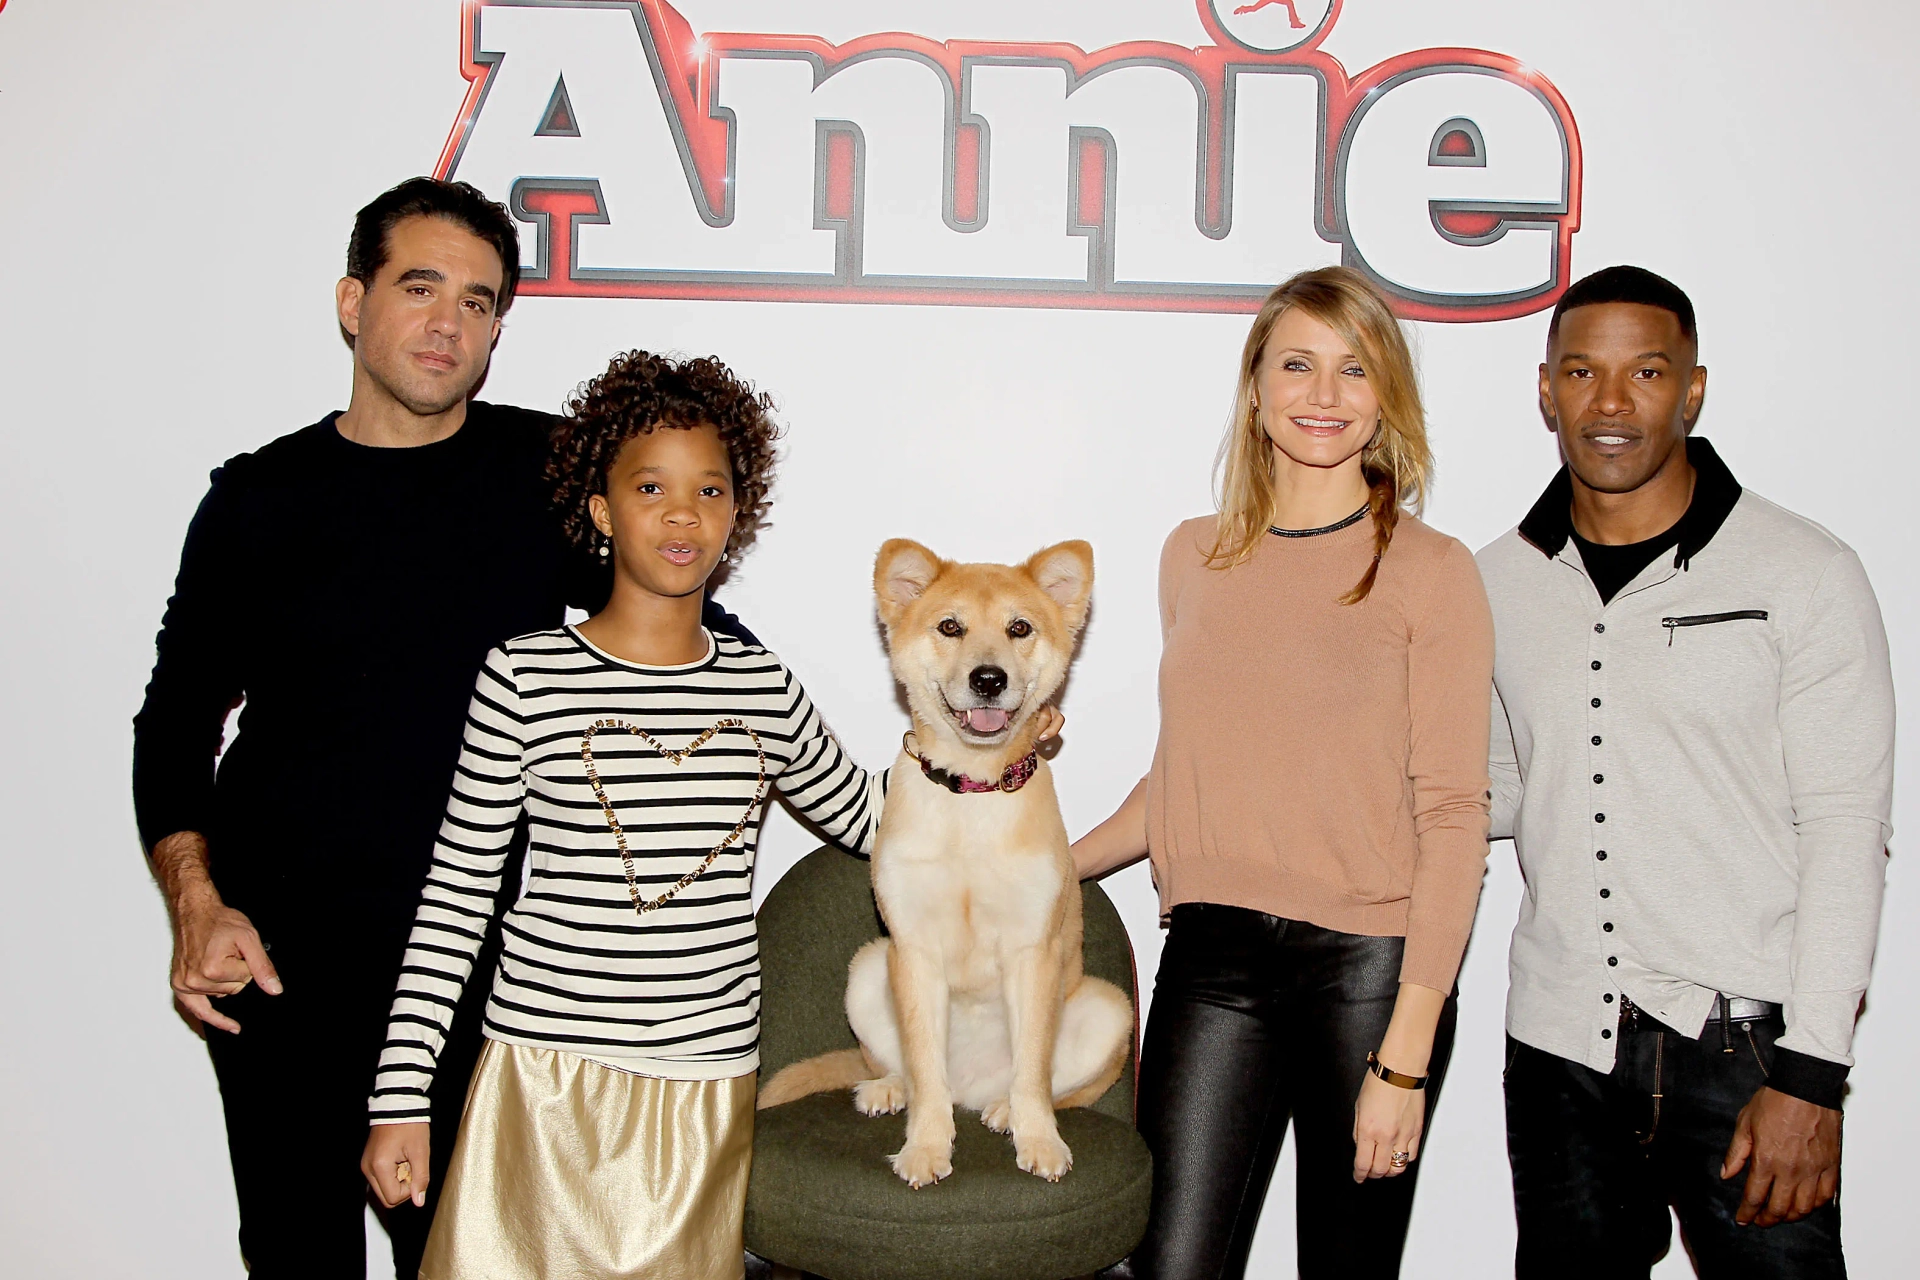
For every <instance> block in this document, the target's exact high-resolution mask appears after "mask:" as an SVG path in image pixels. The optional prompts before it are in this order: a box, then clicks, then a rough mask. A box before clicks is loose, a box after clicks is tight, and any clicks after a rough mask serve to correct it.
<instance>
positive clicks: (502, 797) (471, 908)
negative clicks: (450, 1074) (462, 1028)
mask: <svg viewBox="0 0 1920 1280" xmlns="http://www.w3.org/2000/svg"><path fill="white" fill-rule="evenodd" d="M523 723H524V717H523V714H522V712H521V707H520V693H519V688H518V684H517V681H516V678H515V674H514V669H513V664H512V661H511V659H509V658H508V657H507V655H506V654H504V653H503V652H501V651H500V650H499V649H495V650H494V651H493V652H492V653H489V654H488V655H487V661H486V664H485V665H484V666H483V667H482V668H481V669H480V677H479V681H478V683H477V685H476V687H475V689H474V693H473V701H472V703H471V704H469V706H468V710H467V727H466V735H465V740H464V742H463V745H462V746H461V749H460V763H459V765H458V766H457V768H456V769H455V772H454V779H453V794H452V796H451V797H450V798H449V799H448V801H447V816H446V819H445V821H443V822H442V823H441V826H440V838H439V839H438V840H437V841H436V842H435V844H434V849H433V866H432V868H431V869H430V870H429V871H428V873H427V883H426V887H425V889H424V890H423V891H422V893H421V897H420V908H419V910H418V911H417V912H416V913H415V915H414V918H413V933H412V935H411V936H410V937H409V938H408V940H407V952H406V957H405V959H404V960H403V961H402V962H401V968H400V981H399V986H398V989H397V990H396V991H395V992H394V998H393V1012H392V1014H391V1015H390V1017H389V1019H388V1022H387V1043H386V1046H385V1048H383V1049H382V1050H381V1053H380V1067H379V1071H378V1073H377V1074H376V1075H375V1077H374V1088H373V1096H372V1097H371V1098H370V1099H369V1100H368V1104H367V1109H368V1111H369V1113H370V1118H371V1119H372V1121H373V1123H375V1124H398V1123H403V1122H409V1121H424V1120H426V1119H427V1116H428V1108H427V1089H428V1087H429V1086H430V1085H431V1084H432V1082H433V1071H434V1065H435V1063H436V1061H437V1060H438V1058H439V1056H440V1049H441V1046H442V1045H443V1044H444V1043H445V1042H446V1037H447V1028H448V1026H449V1025H450V1024H451V1023H452V1021H453V1011H454V1008H455V1006H456V1005H458V1004H459V1002H460V991H461V988H462V987H463V986H465V985H466V982H467V979H468V977H469V976H471V974H472V972H473V963H474V957H475V956H476V955H477V954H478V953H479V951H480V944H481V942H482V940H483V939H484V938H485V937H486V932H487V926H488V925H489V924H490V923H491V920H492V915H493V906H494V902H495V898H496V895H497V894H498V893H499V890H500V878H501V875H502V871H503V868H504V867H505V865H506V859H507V851H508V847H509V845H510V844H511V843H512V841H513V833H514V828H515V827H516V826H517V825H518V823H519V820H520V814H521V811H522V809H523V808H524V806H525V802H526V787H525V781H524V775H523V773H522V769H521V760H522V751H523V745H524V744H523V733H522V725H523Z"/></svg>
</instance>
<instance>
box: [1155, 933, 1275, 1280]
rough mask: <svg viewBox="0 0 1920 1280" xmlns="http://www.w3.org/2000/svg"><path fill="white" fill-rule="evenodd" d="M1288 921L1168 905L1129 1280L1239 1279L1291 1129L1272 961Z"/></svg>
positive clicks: (1156, 982)
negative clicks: (1145, 1179) (1148, 1187)
mask: <svg viewBox="0 0 1920 1280" xmlns="http://www.w3.org/2000/svg"><path fill="white" fill-rule="evenodd" d="M1283 924H1284V922H1282V921H1279V920H1276V919H1274V917H1272V916H1267V915H1262V914H1261V913H1259V912H1257V911H1248V910H1245V909H1243V908H1239V907H1222V906H1214V905H1211V904H1198V903H1189V904H1184V905H1181V906H1177V907H1175V908H1174V909H1173V924H1172V927H1171V929H1169V931H1168V933H1167V943H1166V948H1165V950H1163V951H1162V952H1161V955H1160V972H1159V976H1158V977H1157V978H1156V979H1155V981H1154V988H1153V1006H1152V1010H1151V1012H1150V1014H1149V1016H1148V1018H1147V1031H1146V1037H1145V1043H1144V1045H1143V1047H1142V1050H1141V1056H1140V1133H1141V1136H1142V1137H1144V1138H1145V1139H1146V1142H1147V1147H1148V1149H1149V1150H1150V1151H1152V1152H1153V1202H1152V1209H1151V1211H1150V1213H1149V1215H1148V1219H1147V1234H1146V1238H1145V1239H1144V1240H1142V1241H1141V1242H1140V1246H1139V1248H1137V1249H1135V1250H1134V1252H1133V1275H1134V1276H1135V1277H1136V1280H1237V1278H1238V1277H1240V1276H1242V1275H1244V1274H1245V1271H1246V1262H1247V1249H1248V1247H1249V1246H1250V1245H1251V1244H1252V1242H1253V1229H1254V1226H1255V1224H1256V1223H1258V1221H1259V1218H1260V1206H1261V1203H1262V1202H1263V1201H1264V1200H1265V1199H1266V1194H1267V1183H1268V1181H1269V1179H1270V1178H1271V1177H1272V1176H1273V1166H1274V1161H1275V1160H1276V1159H1277V1158H1278V1157H1279V1154H1280V1142H1281V1139H1282V1138H1283V1137H1284V1136H1285V1135H1286V1131H1287V1110H1286V1106H1285V1103H1284V1102H1283V1100H1282V1099H1283V1096H1284V1094H1283V1089H1282V1087H1281V1080H1280V1073H1281V1065H1282V1064H1281V1061H1280V1057H1279V1054H1280V1051H1281V1049H1282V1048H1283V1047H1284V1046H1283V1044H1282V1042H1281V1039H1280V1037H1279V1036H1278V1035H1277V1034H1276V1027H1275V1025H1274V1021H1273V1009H1274V1006H1273V983H1272V956H1273V946H1274V940H1275V937H1276V934H1277V932H1278V930H1279V929H1280V927H1281V926H1282V925H1283Z"/></svg>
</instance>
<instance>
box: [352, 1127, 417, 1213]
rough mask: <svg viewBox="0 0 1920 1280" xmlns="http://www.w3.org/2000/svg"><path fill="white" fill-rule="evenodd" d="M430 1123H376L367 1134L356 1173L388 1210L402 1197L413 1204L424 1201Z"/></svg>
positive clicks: (401, 1199) (400, 1200)
mask: <svg viewBox="0 0 1920 1280" xmlns="http://www.w3.org/2000/svg"><path fill="white" fill-rule="evenodd" d="M430 1132H431V1126H430V1125H428V1124H426V1123H424V1122H415V1123H412V1124H376V1125H374V1126H373V1132H372V1133H369V1134H368V1135H367V1149H366V1152H365V1154H363V1155H362V1156H361V1157H360V1172H361V1173H363V1174H365V1175H366V1176H367V1185H368V1186H370V1187H372V1188H373V1194H374V1195H375V1196H377V1197H379V1199H380V1203H381V1204H383V1205H385V1206H387V1208H389V1209H391V1208H393V1207H394V1206H395V1205H397V1204H399V1203H400V1202H402V1201H403V1200H412V1201H413V1202H414V1204H416V1205H422V1206H424V1205H425V1204H426V1203H427V1150H428V1148H427V1140H428V1135H429V1133H430Z"/></svg>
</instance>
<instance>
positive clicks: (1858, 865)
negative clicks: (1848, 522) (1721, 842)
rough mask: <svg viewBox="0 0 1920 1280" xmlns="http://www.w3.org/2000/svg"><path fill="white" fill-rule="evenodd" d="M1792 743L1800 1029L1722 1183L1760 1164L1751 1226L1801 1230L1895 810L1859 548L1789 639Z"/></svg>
mask: <svg viewBox="0 0 1920 1280" xmlns="http://www.w3.org/2000/svg"><path fill="white" fill-rule="evenodd" d="M1784 650H1785V651H1784V654H1783V659H1782V670H1781V687H1780V736H1781V745H1782V748H1783V754H1784V756H1785V762H1786V767H1787V785H1788V789H1789V791H1790V793H1791V795H1792V799H1793V818H1794V823H1793V825H1794V851H1795V856H1796V861H1797V863H1798V870H1799V892H1798V894H1797V895H1796V899H1795V903H1794V926H1793V951H1792V956H1791V961H1790V965H1791V973H1792V984H1793V985H1792V989H1791V990H1790V992H1789V993H1788V996H1787V1002H1786V1023H1787V1030H1786V1033H1785V1034H1784V1035H1782V1036H1781V1037H1780V1040H1779V1042H1778V1043H1777V1044H1776V1045H1775V1047H1774V1060H1773V1066H1772V1070H1771V1071H1770V1072H1769V1074H1768V1077H1767V1083H1766V1085H1765V1086H1764V1087H1762V1088H1761V1089H1760V1091H1759V1092H1758V1093H1757V1094H1755V1095H1754V1098H1753V1101H1751V1102H1750V1103H1748V1104H1747V1106H1746V1108H1745V1110H1743V1111H1742V1112H1741V1113H1740V1119H1739V1122H1738V1124H1737V1126H1736V1127H1735V1131H1734V1137H1733V1142H1732V1144H1731V1145H1730V1146H1729V1147H1728V1150H1727V1157H1726V1161H1725V1163H1724V1164H1723V1166H1722V1174H1721V1176H1722V1177H1732V1176H1734V1175H1736V1174H1738V1173H1739V1172H1740V1170H1741V1169H1742V1168H1743V1167H1746V1166H1748V1165H1749V1164H1750V1166H1751V1167H1750V1169H1749V1172H1748V1174H1747V1184H1746V1194H1745V1196H1744V1198H1743V1201H1742V1204H1741V1206H1740V1209H1739V1211H1738V1214H1737V1216H1738V1218H1739V1220H1740V1221H1741V1222H1743V1223H1745V1222H1751V1223H1755V1224H1757V1225H1760V1226H1770V1225H1772V1224H1773V1223H1775V1222H1791V1221H1793V1220H1794V1219H1796V1218H1800V1217H1803V1216H1805V1215H1806V1214H1808V1213H1811V1212H1812V1211H1813V1210H1814V1209H1816V1208H1818V1207H1819V1206H1820V1205H1823V1204H1825V1203H1826V1202H1827V1201H1828V1200H1831V1199H1832V1198H1833V1195H1834V1190H1835V1188H1836V1187H1837V1186H1838V1181H1839V1168H1840V1127H1841V1126H1840V1103H1841V1097H1842V1094H1843V1093H1844V1091H1845V1085H1846V1078H1847V1071H1848V1069H1849V1067H1850V1066H1851V1065H1852V1062H1853V1054H1852V1050H1853V1024H1854V1018H1855V1016H1856V1015H1857V1014H1858V1012H1859V1009H1860V1000H1861V997H1862V996H1863V995H1865V993H1866V987H1867V975H1868V972H1869V971H1870V969H1871V968H1872V965H1873V949H1874V942H1875V940H1876V937H1877V935H1878V932H1879V924H1880V899H1881V894H1882V892H1883V890H1884V887H1885V883H1886V842H1887V837H1888V835H1889V834H1890V832H1891V823H1890V816H1891V812H1892V804H1893V674H1892V669H1891V663H1890V661H1889V658H1888V653H1887V637H1886V630H1885V628H1884V626H1883V625H1882V623H1881V620H1880V606H1879V603H1878V602H1877V601H1876V600H1875V599H1874V595H1873V588H1872V586H1871V585H1870V584H1869V583H1868V582H1867V576H1866V571H1865V570H1864V569H1863V568H1862V567H1861V565H1860V561H1859V558H1858V557H1856V556H1855V555H1854V554H1853V553H1852V552H1851V551H1846V552H1842V553H1841V554H1839V555H1836V556H1835V557H1834V558H1833V559H1832V560H1831V561H1830V562H1829V563H1828V565H1827V567H1826V570H1825V571H1824V572H1823V573H1822V574H1821V577H1820V580H1819V582H1818V583H1817V584H1816V585H1815V587H1814V590H1813V593H1812V595H1811V596H1810V597H1809V599H1808V603H1807V608H1806V611H1805V614H1804V616H1803V617H1802V618H1801V620H1800V621H1799V624H1798V625H1797V626H1796V627H1795V628H1794V630H1793V632H1792V633H1790V634H1789V635H1788V636H1787V638H1786V643H1785V646H1784Z"/></svg>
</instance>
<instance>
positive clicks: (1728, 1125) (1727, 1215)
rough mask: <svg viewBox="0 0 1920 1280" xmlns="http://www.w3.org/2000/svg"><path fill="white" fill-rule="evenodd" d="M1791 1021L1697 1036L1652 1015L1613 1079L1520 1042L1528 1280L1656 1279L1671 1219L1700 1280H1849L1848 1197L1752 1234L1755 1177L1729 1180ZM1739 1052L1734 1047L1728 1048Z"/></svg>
mask: <svg viewBox="0 0 1920 1280" xmlns="http://www.w3.org/2000/svg"><path fill="white" fill-rule="evenodd" d="M1784 1030H1785V1027H1784V1025H1783V1024H1782V1022H1781V1020H1780V1018H1779V1017H1778V1016H1777V1015H1776V1016H1775V1017H1772V1018H1768V1019H1764V1020H1760V1021H1754V1022H1735V1023H1733V1024H1732V1026H1731V1035H1730V1036H1726V1037H1723V1036H1722V1034H1721V1027H1720V1025H1719V1024H1718V1023H1709V1024H1708V1026H1707V1028H1706V1032H1705V1034H1703V1035H1702V1036H1701V1037H1700V1039H1698V1040H1689V1039H1688V1038H1687V1037H1685V1036H1683V1035H1680V1034H1679V1033H1678V1032H1675V1031H1673V1030H1671V1029H1669V1028H1667V1027H1663V1026H1662V1025H1661V1024H1660V1023H1658V1022H1656V1021H1655V1020H1654V1019H1653V1018H1652V1017H1651V1016H1650V1015H1648V1014H1646V1013H1640V1014H1638V1015H1636V1016H1635V1017H1631V1018H1628V1019H1625V1020H1623V1021H1622V1022H1621V1025H1620V1028H1619V1030H1618V1031H1617V1032H1616V1033H1615V1034H1616V1035H1617V1036H1618V1039H1619V1046H1620V1047H1619V1051H1618V1055H1617V1057H1616V1058H1615V1061H1614V1068H1613V1071H1612V1072H1611V1073H1610V1074H1603V1073H1601V1072H1598V1071H1595V1070H1593V1069H1592V1068H1590V1067H1586V1066H1583V1065H1581V1064H1580V1063H1577V1062H1569V1061H1568V1060H1567V1059H1565V1058H1562V1057H1559V1056H1557V1055H1555V1054H1551V1053H1545V1052H1542V1051H1541V1050H1539V1049H1535V1048H1533V1047H1531V1046H1529V1045H1524V1044H1521V1043H1520V1042H1519V1041H1517V1040H1514V1039H1512V1038H1509V1039H1508V1041H1507V1076H1506V1092H1507V1151H1508V1155H1509V1157H1510V1158H1511V1160H1512V1164H1513V1201H1514V1213H1515V1216H1516V1217H1517V1218H1518V1220H1519V1227H1520V1243H1519V1250H1518V1255H1517V1257H1516V1260H1515V1273H1516V1274H1517V1275H1518V1276H1519V1277H1520V1280H1531V1278H1532V1277H1536V1276H1538V1277H1545V1276H1552V1277H1555V1280H1579V1278H1580V1277H1588V1276H1590V1277H1595V1280H1599V1278H1601V1277H1604V1278H1605V1280H1626V1278H1627V1277H1633V1276H1639V1277H1642V1280H1644V1277H1646V1276H1647V1274H1648V1272H1649V1271H1650V1269H1651V1268H1652V1266H1653V1264H1654V1262H1655V1261H1656V1260H1658V1259H1659V1258H1660V1256H1661V1255H1662V1254H1664V1253H1665V1252H1666V1251H1667V1246H1668V1244H1669V1242H1670V1237H1671V1228H1670V1226H1669V1224H1670V1222H1671V1219H1670V1218H1669V1217H1668V1214H1667V1206H1668V1205H1672V1206H1673V1209H1674V1212H1675V1213H1677V1214H1678V1215H1679V1218H1680V1229H1681V1231H1682V1233H1683V1234H1684V1237H1685V1240H1686V1243H1687V1247H1688V1250H1689V1252H1691V1253H1692V1255H1693V1261H1694V1265H1695V1267H1696V1268H1697V1269H1698V1271H1699V1274H1700V1276H1701V1280H1720V1278H1721V1277H1736V1276H1737V1277H1741V1280H1766V1278H1767V1277H1780V1280H1789V1278H1791V1280H1838V1278H1839V1277H1843V1276H1845V1275H1846V1273H1847V1267H1846V1263H1845V1261H1844V1260H1843V1259H1842V1258H1841V1255H1840V1201H1839V1198H1838V1197H1837V1196H1836V1197H1835V1198H1834V1199H1833V1200H1832V1201H1830V1202H1829V1203H1827V1204H1825V1205H1823V1206H1821V1207H1820V1208H1819V1209H1816V1210H1814V1212H1813V1213H1812V1214H1810V1215H1808V1216H1807V1217H1805V1218H1802V1219H1801V1220H1800V1221H1798V1222H1787V1223H1781V1224H1780V1225H1778V1226H1772V1227H1743V1226H1740V1225H1739V1224H1738V1223H1736V1222H1735V1221H1734V1217H1733V1215H1734V1211H1735V1210H1736V1209H1738V1208H1739V1207H1740V1198H1741V1195H1742V1193H1743V1191H1744V1190H1745V1187H1746V1178H1747V1171H1746V1170H1745V1169H1743V1170H1742V1171H1741V1172H1740V1173H1738V1174H1736V1175H1735V1176H1734V1177H1732V1178H1730V1179H1728V1180H1726V1181H1724V1182H1723V1181H1721V1179H1720V1162H1721V1160H1722V1159H1723V1158H1724V1157H1725V1156H1726V1154H1727V1145H1728V1143H1730V1142H1731V1141H1732V1140H1733V1126H1734V1121H1735V1120H1736V1119H1737V1118H1738V1117H1739V1115H1740V1109H1741V1108H1742V1107H1744V1106H1746V1105H1747V1102H1748V1100H1750V1099H1751V1098H1752V1097H1753V1095H1754V1093H1755V1091H1756V1090H1758V1089H1759V1088H1760V1086H1761V1085H1762V1084H1764V1083H1765V1082H1766V1078H1767V1066H1768V1064H1769V1063H1770V1062H1771V1061H1772V1059H1773V1042H1774V1040H1775V1039H1776V1038H1778V1037H1779V1036H1780V1035H1781V1034H1782V1032H1783V1031H1784ZM1729 1047H1731V1049H1732V1052H1728V1049H1729Z"/></svg>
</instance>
